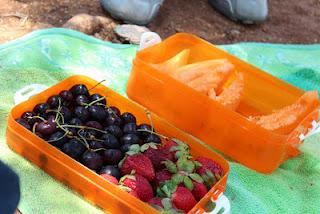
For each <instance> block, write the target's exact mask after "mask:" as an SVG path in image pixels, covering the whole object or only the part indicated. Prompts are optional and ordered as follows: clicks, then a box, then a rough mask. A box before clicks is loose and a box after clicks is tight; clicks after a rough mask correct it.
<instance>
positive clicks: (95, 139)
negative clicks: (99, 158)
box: [85, 137, 104, 142]
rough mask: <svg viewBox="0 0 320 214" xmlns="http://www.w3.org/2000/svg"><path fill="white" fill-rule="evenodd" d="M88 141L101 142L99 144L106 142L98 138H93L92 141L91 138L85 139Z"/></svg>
mask: <svg viewBox="0 0 320 214" xmlns="http://www.w3.org/2000/svg"><path fill="white" fill-rule="evenodd" d="M85 139H86V140H94V141H99V142H104V141H103V140H100V139H97V138H92V139H90V138H87V137H86V138H85Z"/></svg>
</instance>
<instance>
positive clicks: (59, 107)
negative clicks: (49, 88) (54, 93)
mask: <svg viewBox="0 0 320 214" xmlns="http://www.w3.org/2000/svg"><path fill="white" fill-rule="evenodd" d="M58 102H59V106H58V111H57V113H60V110H61V100H60V99H58ZM62 118H63V117H62ZM57 119H58V114H56V117H55V119H54V120H55V121H57ZM62 123H64V119H63V122H62Z"/></svg>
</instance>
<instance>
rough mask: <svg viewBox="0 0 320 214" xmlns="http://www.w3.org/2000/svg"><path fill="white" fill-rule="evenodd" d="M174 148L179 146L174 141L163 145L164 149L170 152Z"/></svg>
mask: <svg viewBox="0 0 320 214" xmlns="http://www.w3.org/2000/svg"><path fill="white" fill-rule="evenodd" d="M174 146H178V144H177V143H176V142H174V141H173V140H169V141H167V142H165V143H164V144H163V146H162V148H163V149H166V150H168V151H170V149H171V148H172V147H174Z"/></svg>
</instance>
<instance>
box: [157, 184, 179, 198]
mask: <svg viewBox="0 0 320 214" xmlns="http://www.w3.org/2000/svg"><path fill="white" fill-rule="evenodd" d="M160 188H161V190H162V191H163V192H164V193H165V195H166V197H168V198H170V197H171V195H172V193H174V192H175V191H176V190H177V185H176V184H175V183H174V182H173V181H171V180H170V181H165V182H163V183H162V184H161V185H160Z"/></svg>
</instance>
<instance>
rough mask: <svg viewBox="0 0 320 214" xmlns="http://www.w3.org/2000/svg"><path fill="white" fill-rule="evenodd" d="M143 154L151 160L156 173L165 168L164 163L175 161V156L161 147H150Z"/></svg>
mask: <svg viewBox="0 0 320 214" xmlns="http://www.w3.org/2000/svg"><path fill="white" fill-rule="evenodd" d="M143 154H145V155H146V156H147V157H148V158H149V159H150V160H151V162H152V164H153V167H154V169H155V170H156V171H158V170H160V169H163V168H164V165H163V164H162V161H165V160H171V161H173V160H174V157H173V154H172V153H171V152H170V151H169V150H167V149H163V148H161V147H158V148H157V149H154V148H151V147H149V148H148V149H147V150H146V151H145V152H144V153H143Z"/></svg>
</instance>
